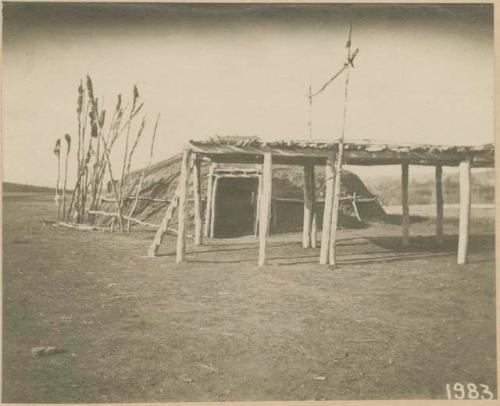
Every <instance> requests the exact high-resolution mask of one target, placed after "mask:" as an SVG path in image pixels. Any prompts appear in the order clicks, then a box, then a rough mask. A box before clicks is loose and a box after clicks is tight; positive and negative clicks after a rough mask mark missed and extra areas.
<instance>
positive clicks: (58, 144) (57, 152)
mask: <svg viewBox="0 0 500 406" xmlns="http://www.w3.org/2000/svg"><path fill="white" fill-rule="evenodd" d="M54 154H55V156H56V157H57V180H56V196H55V202H56V206H57V220H58V221H59V220H60V217H61V213H60V212H61V208H60V206H61V205H60V202H59V181H60V179H61V139H60V138H58V139H57V141H56V145H55V147H54Z"/></svg>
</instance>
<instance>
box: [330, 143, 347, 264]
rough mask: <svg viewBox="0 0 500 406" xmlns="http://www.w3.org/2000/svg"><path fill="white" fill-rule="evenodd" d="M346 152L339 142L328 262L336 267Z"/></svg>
mask: <svg viewBox="0 0 500 406" xmlns="http://www.w3.org/2000/svg"><path fill="white" fill-rule="evenodd" d="M343 152H344V141H343V140H342V139H341V140H340V141H339V153H338V154H337V161H336V162H335V163H336V168H335V185H334V189H333V207H332V224H331V231H330V249H329V253H328V254H329V256H328V262H329V263H330V265H333V266H335V265H336V258H335V254H336V243H337V228H338V221H339V209H340V191H341V190H340V186H341V174H342V163H343V162H342V159H343V158H342V156H343Z"/></svg>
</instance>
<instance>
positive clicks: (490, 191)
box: [365, 169, 495, 205]
mask: <svg viewBox="0 0 500 406" xmlns="http://www.w3.org/2000/svg"><path fill="white" fill-rule="evenodd" d="M365 183H366V185H367V187H368V188H369V189H370V190H371V191H372V192H373V193H374V194H375V195H377V196H378V197H379V200H380V202H381V203H382V204H383V205H397V204H401V186H400V185H401V181H400V179H399V177H392V176H390V177H389V176H383V177H379V178H375V177H374V178H368V179H366V181H365ZM471 183H472V203H495V170H494V169H491V170H483V171H474V170H473V171H472V180H471ZM435 193H436V187H435V183H434V176H433V175H426V176H422V175H420V176H418V177H413V179H412V177H411V176H410V185H409V195H410V196H409V199H410V204H432V203H434V202H435ZM443 193H444V202H445V203H446V204H454V203H459V200H460V194H459V193H460V182H459V178H458V173H453V174H448V175H446V174H445V175H443Z"/></svg>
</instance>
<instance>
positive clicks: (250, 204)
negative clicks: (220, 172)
mask: <svg viewBox="0 0 500 406" xmlns="http://www.w3.org/2000/svg"><path fill="white" fill-rule="evenodd" d="M217 182H218V183H217V194H216V196H215V217H214V221H215V222H214V237H238V236H242V235H248V234H253V232H254V222H255V210H256V200H257V188H258V184H259V181H258V179H257V178H224V177H221V178H219V180H218V181H217Z"/></svg>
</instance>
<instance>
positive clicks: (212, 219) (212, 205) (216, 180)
mask: <svg viewBox="0 0 500 406" xmlns="http://www.w3.org/2000/svg"><path fill="white" fill-rule="evenodd" d="M218 185H219V177H218V176H215V177H214V182H213V186H212V199H211V200H212V201H211V203H210V238H214V235H215V204H216V203H217V186H218Z"/></svg>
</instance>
